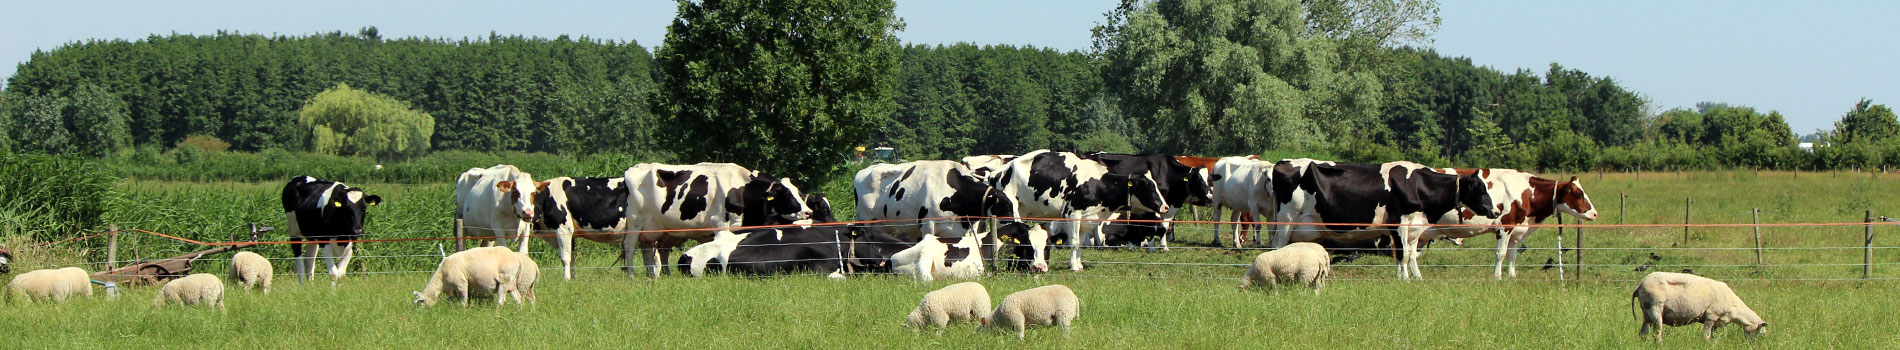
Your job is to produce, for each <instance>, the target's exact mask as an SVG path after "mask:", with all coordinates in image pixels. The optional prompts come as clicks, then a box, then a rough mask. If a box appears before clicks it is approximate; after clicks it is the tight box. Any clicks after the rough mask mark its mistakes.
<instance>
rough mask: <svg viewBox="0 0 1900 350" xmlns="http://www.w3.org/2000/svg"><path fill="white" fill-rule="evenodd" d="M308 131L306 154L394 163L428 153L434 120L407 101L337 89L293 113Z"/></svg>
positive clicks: (338, 86) (347, 87)
mask: <svg viewBox="0 0 1900 350" xmlns="http://www.w3.org/2000/svg"><path fill="white" fill-rule="evenodd" d="M298 114H299V120H300V121H302V122H303V125H304V127H305V128H306V130H309V140H310V147H311V150H313V151H316V152H321V153H329V154H341V155H361V156H374V157H376V158H379V159H398V158H403V157H411V156H416V155H420V154H422V153H423V152H427V151H428V150H429V137H430V136H431V135H433V134H435V118H433V117H430V116H429V114H428V113H423V112H418V111H415V110H413V109H410V107H409V103H408V102H403V101H398V100H396V99H393V98H389V97H388V96H383V95H380V94H376V93H372V92H368V91H363V90H357V89H352V88H350V86H349V85H348V84H337V87H336V88H332V89H330V90H325V91H323V92H322V93H319V94H317V96H316V97H312V98H310V102H308V103H305V104H304V106H303V109H302V110H300V111H298Z"/></svg>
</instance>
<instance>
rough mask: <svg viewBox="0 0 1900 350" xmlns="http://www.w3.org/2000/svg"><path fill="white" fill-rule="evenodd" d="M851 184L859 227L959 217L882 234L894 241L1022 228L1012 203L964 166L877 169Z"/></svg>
mask: <svg viewBox="0 0 1900 350" xmlns="http://www.w3.org/2000/svg"><path fill="white" fill-rule="evenodd" d="M852 180H853V181H852V186H853V187H855V189H856V193H857V198H858V205H857V219H858V220H860V221H870V220H912V219H931V218H949V217H961V218H960V219H955V220H938V221H929V222H923V223H920V224H919V225H892V226H890V227H888V228H886V229H885V232H889V233H891V234H895V235H897V236H899V237H906V238H910V239H921V238H922V237H923V236H926V235H935V236H937V237H941V238H956V237H963V235H964V234H965V233H966V232H969V231H970V230H972V229H975V228H976V227H977V226H979V225H981V224H984V223H988V224H989V225H999V224H1006V223H1020V222H1021V220H1020V219H1018V218H1017V215H1016V203H1014V202H1013V201H1011V200H1010V198H1009V196H1008V195H1005V194H1004V193H1003V191H999V190H996V189H995V188H994V187H992V186H990V185H989V184H988V183H987V182H985V181H984V179H983V178H982V177H980V176H976V175H974V174H973V173H972V172H971V170H970V168H969V167H968V166H966V165H964V164H963V163H959V162H956V161H948V160H925V161H916V162H910V163H903V164H877V165H872V166H870V167H867V168H864V170H860V171H858V173H857V174H856V176H854V177H853V179H852ZM979 216H989V217H1002V218H1004V219H1001V220H1000V222H998V221H996V220H984V219H979V218H976V217H979ZM992 237H995V236H992ZM1007 245H1009V244H1004V246H1007ZM1032 249H1034V248H1033V247H1032ZM1045 268H1046V266H1045Z"/></svg>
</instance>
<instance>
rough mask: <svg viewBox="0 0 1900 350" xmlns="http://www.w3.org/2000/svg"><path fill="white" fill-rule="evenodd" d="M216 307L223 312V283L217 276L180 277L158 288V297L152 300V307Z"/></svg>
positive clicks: (204, 274) (196, 274) (193, 275)
mask: <svg viewBox="0 0 1900 350" xmlns="http://www.w3.org/2000/svg"><path fill="white" fill-rule="evenodd" d="M167 303H171V304H179V305H206V306H216V307H218V310H224V281H223V280H219V279H218V275H213V274H208V273H194V274H191V275H190V276H185V277H181V278H178V279H175V280H171V282H165V286H164V287H161V288H159V290H158V296H157V297H153V298H152V307H153V308H158V307H162V306H165V304H167Z"/></svg>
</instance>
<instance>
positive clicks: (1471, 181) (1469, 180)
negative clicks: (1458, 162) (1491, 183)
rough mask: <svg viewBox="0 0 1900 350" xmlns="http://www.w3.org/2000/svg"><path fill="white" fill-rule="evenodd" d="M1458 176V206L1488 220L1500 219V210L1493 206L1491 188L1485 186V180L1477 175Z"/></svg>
mask: <svg viewBox="0 0 1900 350" xmlns="http://www.w3.org/2000/svg"><path fill="white" fill-rule="evenodd" d="M1456 176H1458V204H1464V205H1465V208H1467V209H1471V212H1473V213H1477V214H1478V215H1484V217H1486V218H1491V219H1496V218H1498V210H1497V208H1496V207H1492V206H1491V188H1490V187H1488V186H1485V185H1484V178H1481V177H1478V176H1477V175H1456Z"/></svg>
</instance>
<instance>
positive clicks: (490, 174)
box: [455, 164, 547, 254]
mask: <svg viewBox="0 0 1900 350" xmlns="http://www.w3.org/2000/svg"><path fill="white" fill-rule="evenodd" d="M545 187H547V183H537V182H534V176H533V175H530V174H528V173H527V172H525V171H521V169H520V168H516V167H515V166H513V165H505V164H504V165H496V166H493V167H488V168H487V169H483V168H469V169H468V171H465V172H462V175H461V176H458V177H456V178H455V238H456V240H455V249H456V250H457V251H460V250H462V242H463V237H480V238H479V240H482V241H487V243H486V244H484V245H488V246H493V245H496V244H500V245H502V246H507V244H506V243H503V242H502V239H504V238H512V239H518V240H519V242H520V243H521V248H520V250H519V252H521V253H523V254H526V253H528V236H529V233H530V232H531V231H532V229H533V222H534V194H535V192H537V191H539V190H540V189H541V188H545Z"/></svg>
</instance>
